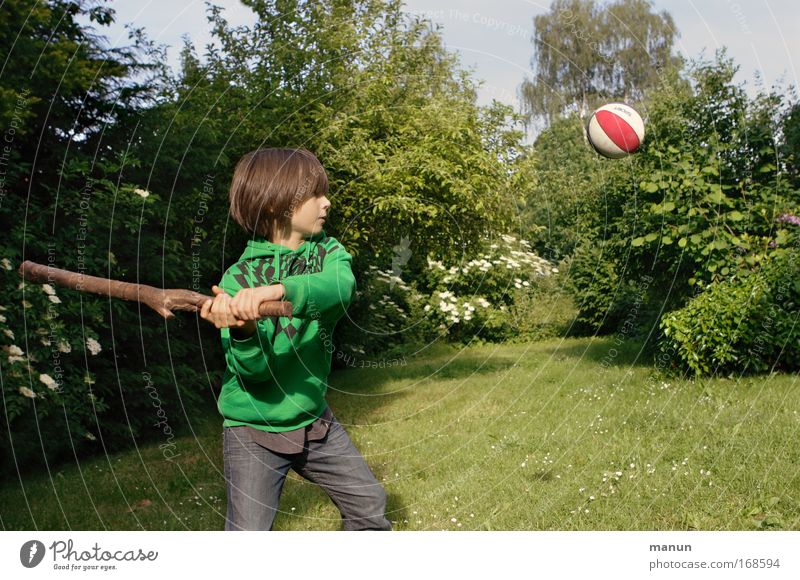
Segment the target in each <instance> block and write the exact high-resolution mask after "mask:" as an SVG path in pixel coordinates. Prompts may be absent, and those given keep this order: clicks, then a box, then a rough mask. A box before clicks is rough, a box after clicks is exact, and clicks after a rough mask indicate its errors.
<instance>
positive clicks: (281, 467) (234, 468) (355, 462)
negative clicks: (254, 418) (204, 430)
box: [223, 417, 392, 530]
mask: <svg viewBox="0 0 800 580" xmlns="http://www.w3.org/2000/svg"><path fill="white" fill-rule="evenodd" d="M223 456H224V461H225V481H226V483H227V488H228V513H227V516H226V518H225V529H226V530H271V529H272V522H273V520H274V519H275V514H276V512H277V511H278V502H279V499H280V495H281V490H282V489H283V484H284V482H285V481H286V475H287V474H288V473H289V469H290V468H292V469H294V470H295V471H296V472H297V473H298V474H299V475H300V476H302V477H304V478H305V479H307V480H308V481H311V482H313V483H316V484H318V485H319V486H320V487H321V488H322V489H324V490H325V492H326V493H327V494H328V495H329V496H330V498H331V500H333V503H334V504H335V505H336V507H337V508H339V512H340V513H341V515H342V521H343V527H344V529H345V530H391V529H392V524H391V522H390V521H389V520H388V519H386V516H385V511H386V491H385V490H384V489H383V487H382V486H381V484H380V483H379V482H378V480H377V479H376V478H375V476H374V475H373V473H372V471H370V468H369V466H368V465H367V463H366V461H364V458H363V457H362V456H361V454H360V453H359V452H358V449H356V447H355V445H353V442H352V441H351V440H350V437H349V436H348V435H347V432H346V431H345V430H344V427H342V426H341V425H340V424H339V421H337V420H336V418H335V417H334V418H333V421H332V422H331V425H330V428H329V430H328V434H327V435H326V436H325V438H324V439H321V440H319V441H309V442H308V444H307V446H306V447H305V448H304V449H303V451H302V452H301V453H291V454H283V453H276V452H274V451H270V450H269V449H265V448H264V447H261V446H260V445H258V444H257V443H254V442H252V441H251V440H250V438H249V437H248V436H247V434H246V433H243V432H242V430H241V429H240V428H237V427H225V428H224V429H223Z"/></svg>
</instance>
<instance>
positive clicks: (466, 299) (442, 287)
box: [423, 235, 559, 341]
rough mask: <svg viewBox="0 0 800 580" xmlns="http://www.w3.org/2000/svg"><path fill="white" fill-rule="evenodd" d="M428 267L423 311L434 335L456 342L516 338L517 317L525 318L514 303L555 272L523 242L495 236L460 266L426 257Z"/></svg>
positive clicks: (532, 291) (506, 236) (556, 272)
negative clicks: (443, 334) (491, 241)
mask: <svg viewBox="0 0 800 580" xmlns="http://www.w3.org/2000/svg"><path fill="white" fill-rule="evenodd" d="M428 267H429V269H428V271H427V273H426V276H425V280H424V283H425V286H426V287H427V288H428V289H429V292H428V293H429V295H430V298H429V300H428V302H427V304H425V305H424V306H423V311H424V312H425V313H426V316H428V317H430V318H431V320H433V321H436V322H437V324H436V328H437V329H438V330H439V331H440V332H445V333H447V335H448V336H449V337H450V338H451V339H453V340H461V341H469V340H473V339H475V338H479V339H482V340H487V341H493V340H507V339H510V338H512V337H516V336H518V335H519V330H520V324H519V323H520V320H519V317H520V316H526V312H523V311H521V310H520V308H519V307H518V306H517V305H518V303H519V302H520V301H525V300H529V299H530V297H532V296H534V295H535V294H536V292H537V289H538V288H539V287H540V286H541V285H542V283H543V281H544V280H546V279H549V278H551V277H552V276H553V275H554V274H558V271H559V270H558V268H557V267H556V266H555V265H553V264H551V263H550V262H548V261H547V260H545V259H544V258H541V257H539V256H537V255H536V254H534V253H533V252H531V249H530V244H529V243H528V242H527V241H525V240H519V239H517V238H516V237H514V236H511V235H502V236H500V239H499V240H498V241H497V243H491V244H488V245H487V246H486V248H485V249H484V250H483V252H482V253H481V254H480V255H478V256H477V257H475V258H472V259H470V260H468V261H465V262H463V263H462V264H459V265H451V266H445V265H444V264H442V263H441V262H439V261H437V260H433V259H431V258H430V257H429V258H428ZM529 322H531V321H529ZM535 324H536V321H532V322H531V326H535Z"/></svg>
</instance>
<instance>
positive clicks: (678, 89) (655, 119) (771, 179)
mask: <svg viewBox="0 0 800 580" xmlns="http://www.w3.org/2000/svg"><path fill="white" fill-rule="evenodd" d="M691 72H692V85H691V86H687V85H686V84H685V83H683V82H681V81H680V79H677V78H674V77H673V78H665V85H664V86H663V87H662V88H661V89H660V90H659V91H657V92H655V93H654V94H653V96H652V99H651V102H650V105H649V109H648V112H649V120H648V131H649V132H650V137H648V139H647V141H646V142H645V144H644V147H643V148H642V150H641V151H640V152H639V153H637V154H636V155H635V156H632V157H630V158H628V159H626V160H624V161H622V162H617V163H613V162H612V163H608V164H607V165H608V166H609V169H608V170H607V171H606V172H604V173H602V174H600V175H598V176H597V181H598V183H599V184H600V185H599V192H598V195H594V196H591V197H590V199H589V200H588V201H587V203H591V202H592V200H593V201H594V203H595V204H596V209H595V210H594V211H589V212H587V215H589V216H594V219H595V222H594V223H593V224H591V225H589V226H588V227H587V228H586V230H585V231H586V235H585V236H584V237H583V241H582V242H581V244H580V246H579V247H578V249H577V251H576V260H575V263H574V265H573V266H574V267H573V269H572V271H571V279H572V282H571V288H572V289H573V291H574V294H575V298H576V302H577V303H578V305H579V308H580V310H581V313H580V315H579V321H581V322H582V323H584V324H586V325H587V327H588V329H589V330H590V331H593V330H594V329H597V328H598V325H599V329H600V330H604V331H609V330H613V329H614V328H615V327H616V325H617V324H619V322H620V320H621V319H620V316H619V315H620V314H621V313H623V312H625V310H626V309H627V308H628V307H629V306H628V301H629V298H628V297H627V296H628V294H627V293H626V292H625V291H624V288H626V286H629V285H630V284H631V283H633V284H634V285H636V284H638V283H639V281H640V280H642V279H643V277H645V276H648V277H652V278H653V283H652V284H649V286H648V289H647V297H646V299H645V302H646V303H647V304H650V305H652V306H658V309H653V308H648V312H652V313H653V314H654V315H655V316H656V317H658V316H659V315H660V314H659V312H661V311H663V312H669V311H670V310H673V309H675V308H680V307H681V306H683V305H684V304H685V303H686V302H687V301H688V300H690V299H691V298H692V297H693V296H694V295H695V294H697V293H698V292H701V291H703V290H704V289H705V288H706V287H707V286H708V285H710V284H714V283H717V282H722V281H725V280H726V279H728V278H729V277H731V276H737V275H743V274H744V273H746V272H747V271H750V270H754V269H757V268H758V267H759V264H761V263H762V262H763V261H765V260H767V259H769V258H770V257H772V256H773V255H775V253H776V252H780V251H782V248H784V247H785V246H786V245H787V244H788V243H789V229H788V228H789V227H790V225H789V224H787V223H784V222H781V221H777V220H776V218H777V217H778V216H780V215H782V214H794V213H796V209H797V208H798V207H800V192H798V190H797V189H796V187H794V186H793V185H792V182H793V181H792V176H791V174H788V173H787V172H786V169H785V168H786V164H785V163H784V162H783V160H782V159H781V158H776V155H775V154H776V151H779V150H780V148H779V147H778V145H779V143H776V141H777V140H778V139H779V138H780V133H779V132H778V131H777V130H776V128H777V127H778V126H779V124H780V122H781V115H783V114H785V111H786V107H785V104H784V101H783V98H782V97H781V96H779V95H778V94H775V93H771V94H762V95H759V96H758V97H756V98H754V99H749V98H748V97H747V96H746V93H745V92H744V89H743V87H742V86H740V85H735V84H734V83H733V81H732V78H733V75H734V73H735V67H733V65H732V63H731V62H730V61H729V60H726V59H725V58H724V55H718V58H717V60H716V61H715V62H713V63H709V62H700V63H699V64H698V65H696V66H695V67H694V68H693V69H692V71H691ZM604 162H605V161H604ZM582 256H585V257H586V259H584V258H582ZM651 322H653V319H651V318H642V319H641V324H643V325H649V324H650V323H651Z"/></svg>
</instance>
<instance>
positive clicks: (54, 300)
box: [47, 296, 61, 304]
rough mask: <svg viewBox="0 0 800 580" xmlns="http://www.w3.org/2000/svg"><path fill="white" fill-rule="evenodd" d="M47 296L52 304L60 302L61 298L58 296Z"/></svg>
mask: <svg viewBox="0 0 800 580" xmlns="http://www.w3.org/2000/svg"><path fill="white" fill-rule="evenodd" d="M47 298H48V299H49V300H50V302H52V303H53V304H61V298H59V297H58V296H48V297H47Z"/></svg>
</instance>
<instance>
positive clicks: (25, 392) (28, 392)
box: [19, 387, 36, 399]
mask: <svg viewBox="0 0 800 580" xmlns="http://www.w3.org/2000/svg"><path fill="white" fill-rule="evenodd" d="M19 392H20V394H22V395H24V396H26V397H28V398H29V399H33V398H35V397H36V393H34V392H33V391H32V390H30V389H29V388H28V387H20V388H19Z"/></svg>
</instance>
